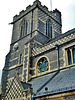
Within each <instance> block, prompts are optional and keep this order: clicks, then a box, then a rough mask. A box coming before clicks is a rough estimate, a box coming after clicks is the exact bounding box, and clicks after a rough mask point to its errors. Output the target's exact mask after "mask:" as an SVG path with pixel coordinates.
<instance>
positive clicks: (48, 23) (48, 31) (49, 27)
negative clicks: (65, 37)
mask: <svg viewBox="0 0 75 100" xmlns="http://www.w3.org/2000/svg"><path fill="white" fill-rule="evenodd" d="M46 35H47V36H48V37H50V38H52V23H51V21H46Z"/></svg>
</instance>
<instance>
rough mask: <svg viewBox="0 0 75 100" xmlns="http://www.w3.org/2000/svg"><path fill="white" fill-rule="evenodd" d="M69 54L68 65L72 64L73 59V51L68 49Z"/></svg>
mask: <svg viewBox="0 0 75 100" xmlns="http://www.w3.org/2000/svg"><path fill="white" fill-rule="evenodd" d="M67 55H68V65H71V64H72V59H71V51H70V50H69V49H68V51H67Z"/></svg>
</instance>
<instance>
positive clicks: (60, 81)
mask: <svg viewBox="0 0 75 100" xmlns="http://www.w3.org/2000/svg"><path fill="white" fill-rule="evenodd" d="M54 74H55V72H54V73H51V74H48V75H44V76H41V77H38V78H35V79H32V81H31V82H30V83H31V84H32V88H33V91H34V92H35V93H36V91H37V89H38V88H39V87H41V86H42V85H43V84H44V82H46V81H47V80H48V79H49V78H50V77H52V76H53V75H54ZM45 88H48V90H45ZM70 90H75V67H71V68H67V69H64V70H61V71H60V72H59V73H58V74H57V75H56V76H55V77H54V78H53V79H52V80H50V81H49V82H48V83H47V84H46V85H45V86H44V87H43V88H42V89H41V90H40V91H39V92H37V93H36V95H35V97H37V96H43V95H48V94H55V93H61V92H63V91H70Z"/></svg>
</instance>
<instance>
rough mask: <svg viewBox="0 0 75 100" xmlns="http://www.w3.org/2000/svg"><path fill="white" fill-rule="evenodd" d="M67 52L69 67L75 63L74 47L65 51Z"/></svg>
mask: <svg viewBox="0 0 75 100" xmlns="http://www.w3.org/2000/svg"><path fill="white" fill-rule="evenodd" d="M66 51H67V64H68V65H71V64H74V63H75V46H74V47H71V48H68V49H66Z"/></svg>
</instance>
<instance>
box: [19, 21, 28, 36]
mask: <svg viewBox="0 0 75 100" xmlns="http://www.w3.org/2000/svg"><path fill="white" fill-rule="evenodd" d="M25 35H27V21H26V20H23V21H22V23H21V27H20V38H22V37H24V36H25Z"/></svg>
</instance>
